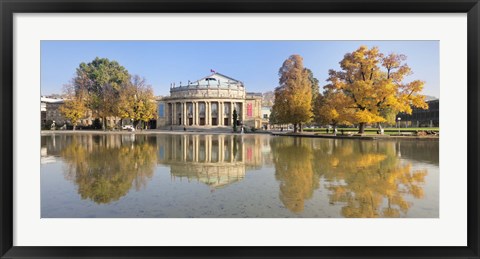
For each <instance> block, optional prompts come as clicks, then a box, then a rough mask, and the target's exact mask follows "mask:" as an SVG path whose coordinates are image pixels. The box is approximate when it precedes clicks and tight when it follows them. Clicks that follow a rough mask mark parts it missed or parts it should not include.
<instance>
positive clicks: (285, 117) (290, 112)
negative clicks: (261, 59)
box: [272, 55, 313, 132]
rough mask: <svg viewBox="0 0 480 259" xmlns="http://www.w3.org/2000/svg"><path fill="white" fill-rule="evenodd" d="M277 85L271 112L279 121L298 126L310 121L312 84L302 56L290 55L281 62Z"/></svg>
mask: <svg viewBox="0 0 480 259" xmlns="http://www.w3.org/2000/svg"><path fill="white" fill-rule="evenodd" d="M278 74H279V77H280V79H279V86H278V87H277V88H275V101H274V104H273V107H272V112H273V113H274V114H275V117H276V119H277V120H278V122H280V123H293V125H294V132H297V129H298V126H300V129H301V124H302V123H306V122H310V121H311V120H312V117H313V113H312V84H311V81H310V80H309V74H308V71H307V70H306V69H305V68H304V67H303V58H302V57H301V56H299V55H292V56H290V57H289V58H288V59H287V60H285V61H284V62H283V65H282V67H281V68H280V70H279V72H278Z"/></svg>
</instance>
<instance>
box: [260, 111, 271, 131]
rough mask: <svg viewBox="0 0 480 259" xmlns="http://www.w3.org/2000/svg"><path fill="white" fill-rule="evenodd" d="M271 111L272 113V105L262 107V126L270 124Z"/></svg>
mask: <svg viewBox="0 0 480 259" xmlns="http://www.w3.org/2000/svg"><path fill="white" fill-rule="evenodd" d="M271 113H272V107H271V106H264V107H262V126H263V127H264V128H266V127H268V125H269V119H270V114H271Z"/></svg>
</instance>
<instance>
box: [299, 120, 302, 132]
mask: <svg viewBox="0 0 480 259" xmlns="http://www.w3.org/2000/svg"><path fill="white" fill-rule="evenodd" d="M298 131H300V132H303V129H302V123H301V122H300V123H299V124H298Z"/></svg>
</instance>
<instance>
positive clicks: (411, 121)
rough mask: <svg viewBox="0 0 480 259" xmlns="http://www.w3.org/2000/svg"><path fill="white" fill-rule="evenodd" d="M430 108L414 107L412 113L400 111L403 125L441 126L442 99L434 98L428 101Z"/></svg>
mask: <svg viewBox="0 0 480 259" xmlns="http://www.w3.org/2000/svg"><path fill="white" fill-rule="evenodd" d="M427 104H428V109H426V110H424V109H418V108H413V111H412V114H405V113H400V114H398V115H397V120H398V118H400V122H399V123H400V126H401V127H439V125H440V113H439V111H440V109H439V107H440V100H439V99H433V100H429V101H427Z"/></svg>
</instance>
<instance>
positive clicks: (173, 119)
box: [166, 100, 245, 126]
mask: <svg viewBox="0 0 480 259" xmlns="http://www.w3.org/2000/svg"><path fill="white" fill-rule="evenodd" d="M214 105H216V111H215V110H214V109H212V106H214ZM202 106H203V107H202ZM166 107H167V114H168V124H169V125H182V126H231V125H232V123H233V110H234V109H235V107H238V108H237V114H238V117H237V119H238V120H243V117H244V116H243V113H244V111H245V102H243V101H240V102H236V101H195V100H193V101H179V102H177V101H171V102H167V103H166ZM200 108H202V109H200Z"/></svg>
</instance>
